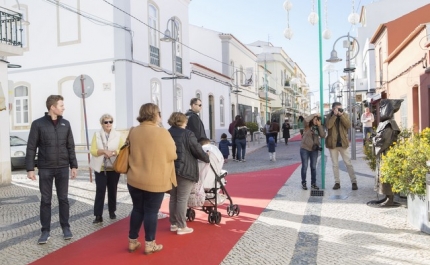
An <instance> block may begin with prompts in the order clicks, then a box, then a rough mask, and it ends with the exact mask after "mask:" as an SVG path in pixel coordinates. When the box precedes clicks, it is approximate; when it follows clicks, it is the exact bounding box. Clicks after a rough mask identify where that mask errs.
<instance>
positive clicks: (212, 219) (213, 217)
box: [208, 211, 216, 224]
mask: <svg viewBox="0 0 430 265" xmlns="http://www.w3.org/2000/svg"><path fill="white" fill-rule="evenodd" d="M215 221H216V213H215V212H213V211H211V212H209V215H208V222H209V223H211V224H214V223H215Z"/></svg>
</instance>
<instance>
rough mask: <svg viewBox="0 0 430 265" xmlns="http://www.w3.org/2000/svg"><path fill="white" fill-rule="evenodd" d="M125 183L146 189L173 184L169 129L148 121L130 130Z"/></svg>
mask: <svg viewBox="0 0 430 265" xmlns="http://www.w3.org/2000/svg"><path fill="white" fill-rule="evenodd" d="M128 139H129V141H130V156H129V160H128V164H129V166H130V168H129V169H128V172H127V184H129V185H130V186H132V187H134V188H136V189H140V190H144V191H149V192H165V191H168V190H171V189H172V185H173V186H177V182H176V175H175V164H174V161H175V159H176V147H175V142H173V139H172V137H171V136H170V134H169V132H168V131H167V130H166V129H164V128H160V127H159V126H158V124H156V123H154V122H152V121H144V122H142V123H140V125H139V126H136V127H134V128H133V130H131V131H130V133H129V136H128Z"/></svg>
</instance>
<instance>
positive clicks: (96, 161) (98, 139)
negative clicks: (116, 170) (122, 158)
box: [90, 129, 124, 172]
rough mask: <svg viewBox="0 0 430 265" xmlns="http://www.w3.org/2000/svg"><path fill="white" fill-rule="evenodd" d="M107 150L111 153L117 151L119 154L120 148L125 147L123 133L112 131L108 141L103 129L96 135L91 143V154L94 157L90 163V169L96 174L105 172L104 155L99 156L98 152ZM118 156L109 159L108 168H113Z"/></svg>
mask: <svg viewBox="0 0 430 265" xmlns="http://www.w3.org/2000/svg"><path fill="white" fill-rule="evenodd" d="M105 145H107V147H108V148H107V149H108V150H110V151H116V153H117V154H118V153H119V150H120V148H121V147H122V146H123V145H124V139H122V137H121V133H120V132H118V131H115V130H114V129H112V130H111V131H110V133H109V138H108V139H106V133H105V131H104V130H103V129H101V130H100V131H98V132H95V133H94V136H93V140H92V141H91V149H90V153H91V155H92V157H91V161H90V167H91V168H92V169H93V170H94V171H96V172H102V171H103V170H104V160H105V157H104V155H98V154H97V150H99V149H105ZM116 157H117V156H112V157H110V158H109V159H107V161H106V162H107V167H108V168H112V166H113V163H114V161H115V159H116Z"/></svg>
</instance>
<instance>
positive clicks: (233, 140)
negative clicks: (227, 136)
mask: <svg viewBox="0 0 430 265" xmlns="http://www.w3.org/2000/svg"><path fill="white" fill-rule="evenodd" d="M231 155H232V156H233V159H235V158H236V140H235V139H234V138H231Z"/></svg>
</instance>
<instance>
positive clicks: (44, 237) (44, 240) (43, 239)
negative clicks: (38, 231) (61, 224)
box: [37, 231, 50, 245]
mask: <svg viewBox="0 0 430 265" xmlns="http://www.w3.org/2000/svg"><path fill="white" fill-rule="evenodd" d="M49 238H50V235H49V231H43V232H42V235H41V236H40V237H39V240H37V244H39V245H42V244H46V243H48V240H49Z"/></svg>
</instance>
